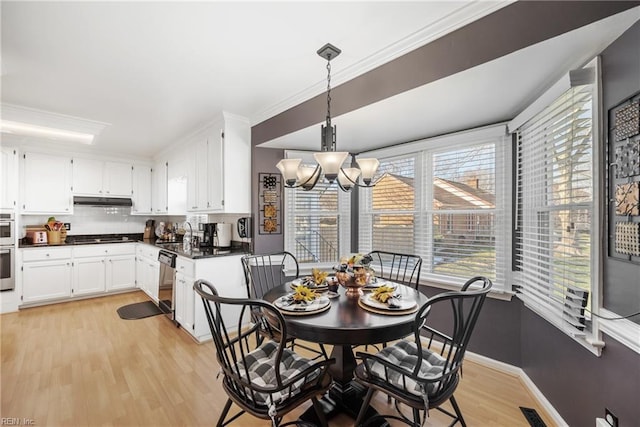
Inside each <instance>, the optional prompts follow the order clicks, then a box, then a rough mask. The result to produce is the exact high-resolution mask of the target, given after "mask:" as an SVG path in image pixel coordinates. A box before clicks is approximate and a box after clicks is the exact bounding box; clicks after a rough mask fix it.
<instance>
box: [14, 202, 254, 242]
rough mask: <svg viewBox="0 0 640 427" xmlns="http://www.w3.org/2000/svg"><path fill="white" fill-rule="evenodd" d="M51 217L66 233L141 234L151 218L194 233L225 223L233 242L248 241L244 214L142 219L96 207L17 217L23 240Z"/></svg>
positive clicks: (127, 212)
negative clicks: (241, 224) (242, 232)
mask: <svg viewBox="0 0 640 427" xmlns="http://www.w3.org/2000/svg"><path fill="white" fill-rule="evenodd" d="M50 216H55V217H56V220H58V221H61V222H68V223H71V230H69V232H68V234H69V235H70V236H73V235H81V234H132V233H142V232H143V231H144V227H145V222H146V221H147V219H154V220H155V222H156V225H157V224H158V223H159V222H161V221H162V222H165V223H168V222H171V223H178V224H179V225H182V224H184V221H189V223H190V224H191V226H192V227H193V231H194V232H195V234H198V235H201V234H202V233H201V232H198V224H201V223H207V222H224V223H230V224H232V227H231V229H232V230H233V237H232V238H231V239H232V240H235V241H243V240H244V241H245V242H247V241H249V240H250V239H241V238H240V236H238V230H237V227H236V223H237V221H238V218H241V217H244V216H247V215H246V214H209V215H207V214H189V215H187V216H181V215H170V216H169V215H168V216H145V215H131V208H128V207H97V206H75V207H74V209H73V215H60V214H57V215H22V216H21V217H20V230H19V232H20V235H19V236H18V237H19V238H23V237H24V236H25V234H26V227H30V226H43V225H44V224H45V223H46V222H47V219H49V217H50Z"/></svg>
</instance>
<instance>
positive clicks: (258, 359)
mask: <svg viewBox="0 0 640 427" xmlns="http://www.w3.org/2000/svg"><path fill="white" fill-rule="evenodd" d="M277 351H278V344H277V343H275V342H274V341H271V340H266V341H265V342H263V343H262V345H260V347H258V348H256V349H255V350H254V351H252V352H251V353H249V354H247V355H245V359H244V363H243V361H240V362H238V364H237V367H238V371H239V372H240V376H241V377H242V378H243V379H245V380H246V379H247V373H248V374H249V381H250V382H251V383H252V384H255V385H257V386H261V387H266V388H273V389H274V390H275V389H277V387H278V386H277V381H276V370H275V363H274V359H275V358H276V354H277ZM245 363H246V370H245ZM313 364H314V362H313V360H310V359H307V358H305V357H302V356H300V355H299V354H297V353H295V352H294V351H292V350H290V349H288V348H285V349H283V353H282V359H281V362H280V378H281V380H282V382H286V381H287V379H289V378H293V377H294V376H296V375H298V374H299V373H300V372H302V371H304V370H305V369H307V368H309V367H310V366H313ZM319 373H320V369H316V370H315V371H312V372H311V374H309V375H307V376H306V377H303V378H301V379H300V380H298V381H296V382H295V383H294V384H293V385H291V387H290V388H289V387H287V388H285V389H283V390H280V391H274V392H273V393H258V392H256V393H254V398H255V403H257V404H261V405H269V404H270V403H271V399H272V400H273V403H274V404H278V403H280V402H281V401H283V400H285V399H288V398H289V397H291V396H295V395H296V394H298V393H299V392H300V390H301V389H302V388H303V387H304V385H306V384H309V383H311V382H312V381H314V380H315V379H316V378H317V377H318V375H319ZM246 392H247V394H248V396H251V392H250V391H249V390H246Z"/></svg>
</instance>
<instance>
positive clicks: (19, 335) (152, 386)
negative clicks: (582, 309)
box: [0, 292, 553, 427]
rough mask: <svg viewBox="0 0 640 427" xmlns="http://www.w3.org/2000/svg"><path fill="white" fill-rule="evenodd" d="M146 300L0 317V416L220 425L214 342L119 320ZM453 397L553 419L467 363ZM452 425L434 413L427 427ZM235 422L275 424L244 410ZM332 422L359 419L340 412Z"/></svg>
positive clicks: (517, 388)
mask: <svg viewBox="0 0 640 427" xmlns="http://www.w3.org/2000/svg"><path fill="white" fill-rule="evenodd" d="M146 299H147V297H146V295H145V294H143V293H142V292H132V293H127V294H120V295H114V296H109V297H103V298H95V299H89V300H82V301H75V302H70V303H64V304H56V305H49V306H44V307H36V308H31V309H27V310H22V311H20V312H18V313H10V314H4V315H2V316H0V322H1V325H0V327H1V331H2V334H1V341H0V343H1V356H2V365H1V371H0V376H1V388H0V390H1V394H2V396H1V407H0V409H1V410H0V416H1V417H12V418H13V417H16V418H20V420H21V421H22V420H23V419H25V418H26V419H30V420H33V421H34V422H35V425H38V426H94V425H95V426H98V425H101V426H199V425H203V426H204V425H215V423H216V421H217V419H218V416H219V414H220V411H221V409H222V407H223V405H224V403H225V401H226V395H225V393H224V391H223V390H222V387H221V384H220V379H216V374H217V372H218V366H217V363H216V361H215V352H214V347H213V344H212V343H211V342H208V343H204V344H197V343H196V342H194V341H193V340H192V339H191V338H190V337H189V336H188V335H187V333H186V332H185V331H183V330H180V329H178V328H176V327H175V326H173V324H171V322H170V321H169V320H168V319H167V318H165V317H164V316H155V317H150V318H146V319H140V320H121V319H120V318H119V317H118V314H117V313H116V309H117V308H118V307H120V306H123V305H126V304H131V303H134V302H139V301H145V300H146ZM456 398H457V400H458V402H459V404H460V407H461V409H462V412H463V414H464V416H465V419H466V421H467V424H468V425H470V426H528V425H529V424H528V423H527V421H526V420H525V419H524V417H523V416H522V414H521V411H520V409H519V406H525V407H531V408H535V409H537V411H538V413H540V415H541V416H542V417H543V419H544V421H545V423H547V425H549V426H551V425H553V423H552V422H551V419H550V418H549V416H548V415H546V414H545V413H544V412H543V411H542V410H541V408H540V407H539V406H538V405H537V403H536V401H535V400H534V398H533V397H532V396H531V395H530V394H529V392H528V391H527V390H526V388H525V387H524V386H523V385H522V384H521V382H520V380H519V379H518V378H516V377H513V376H510V375H507V374H504V373H500V372H497V371H494V370H492V369H489V368H486V367H483V366H480V365H478V364H476V363H472V362H470V361H466V362H465V367H464V376H463V378H462V381H461V384H460V386H459V387H458V390H457V391H456ZM374 406H375V407H376V408H377V409H378V410H380V411H382V412H384V411H385V410H388V407H387V399H386V396H384V395H382V394H378V395H377V396H376V398H375V401H374ZM306 408H307V406H304V407H301V408H299V409H297V410H296V411H294V412H293V413H292V414H291V415H290V416H288V417H287V418H286V420H291V419H294V418H297V415H299V414H300V413H301V412H303V411H304V410H305V409H306ZM448 423H449V419H448V418H447V417H446V416H444V415H442V414H440V413H438V411H434V410H432V411H430V418H429V419H428V420H427V422H426V423H425V425H427V426H441V425H448ZM233 425H237V426H265V427H266V426H269V425H270V422H268V421H261V420H257V419H255V418H253V417H251V416H250V415H243V416H242V417H240V418H239V419H238V420H236V421H235V423H234V424H233ZM330 425H334V426H351V425H353V420H351V419H350V418H348V417H346V416H340V417H336V418H334V419H332V420H331V421H330Z"/></svg>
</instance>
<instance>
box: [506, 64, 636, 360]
mask: <svg viewBox="0 0 640 427" xmlns="http://www.w3.org/2000/svg"><path fill="white" fill-rule="evenodd" d="M588 67H592V68H593V69H594V80H593V83H592V84H593V86H592V93H591V96H592V105H591V109H592V123H591V135H592V136H591V139H592V145H591V156H592V158H591V167H592V178H591V191H592V200H591V202H590V203H589V205H590V207H591V212H590V213H591V221H590V223H591V224H592V225H594V226H592V227H591V228H590V230H591V232H590V253H589V259H590V265H591V276H590V289H589V292H590V297H591V306H590V307H587V308H586V310H585V317H586V318H587V319H588V320H590V321H591V330H590V331H587V330H585V332H584V333H580V334H576V333H575V330H573V329H572V328H570V327H568V326H567V325H565V324H564V322H563V321H562V315H559V314H558V312H559V311H560V312H561V311H562V310H561V309H560V308H559V307H561V306H562V302H561V301H555V300H546V301H542V300H540V301H536V300H535V299H532V298H522V297H521V298H520V299H522V300H523V302H524V305H525V307H526V308H528V309H530V310H532V311H533V312H535V313H537V314H538V315H540V316H541V317H542V318H543V319H545V320H547V321H548V322H549V323H551V324H552V325H554V326H556V327H557V328H558V329H560V330H561V331H562V332H564V333H565V334H566V335H567V336H569V337H570V338H572V339H573V340H574V341H576V342H577V343H579V344H580V345H582V346H583V347H584V348H585V349H587V350H589V351H590V352H591V353H593V354H594V355H596V356H600V355H601V353H602V348H603V347H604V344H605V343H604V341H602V330H603V328H602V326H603V325H605V324H606V325H607V327H608V328H611V330H612V331H613V330H615V331H616V334H615V335H618V336H619V337H622V336H624V340H623V341H621V342H623V343H625V345H627V346H628V342H631V341H633V339H631V337H630V335H628V331H629V329H628V328H625V327H623V328H617V327H616V324H615V322H614V321H611V320H609V321H606V320H603V319H600V318H599V317H598V316H599V315H600V313H604V312H606V310H604V309H603V307H602V302H601V299H602V298H601V295H602V286H603V278H602V268H603V251H602V244H601V236H600V235H601V233H602V227H603V221H602V217H603V216H602V215H603V209H604V208H603V202H602V201H603V197H604V188H603V185H602V176H603V173H604V169H603V167H602V165H601V163H602V156H603V144H604V136H603V134H602V123H603V119H602V114H603V107H602V101H601V90H602V82H601V74H600V70H601V67H600V58H599V57H596V58H594V59H593V60H592V61H589V63H587V64H586V65H585V66H584V68H588ZM581 71H582V70H575V71H572V72H569V73H567V74H566V75H564V76H563V77H562V78H561V79H560V80H559V81H558V82H556V84H554V85H553V86H552V87H551V88H550V89H549V90H547V91H546V92H545V93H543V94H542V95H541V96H540V97H539V98H538V99H537V100H535V101H534V102H533V103H532V104H531V105H530V106H529V107H527V108H526V109H525V110H524V111H523V113H521V114H520V115H518V116H517V117H516V118H514V119H513V120H512V121H511V122H510V123H509V125H508V128H509V130H510V132H512V134H516V132H517V130H518V129H520V127H521V126H522V125H524V124H525V123H526V122H528V121H529V120H530V119H532V118H533V117H534V116H535V115H536V114H538V113H539V112H541V111H543V110H545V109H546V108H547V107H548V106H550V105H551V104H553V103H554V102H555V101H556V100H557V99H559V98H560V97H561V96H563V95H564V94H565V92H567V91H568V90H569V89H571V88H572V73H573V72H577V73H578V74H581ZM577 85H578V84H576V86H577ZM516 138H517V137H516ZM514 145H515V146H514V150H518V147H517V143H516V144H514ZM514 158H517V156H515V155H514ZM517 180H518V176H517V174H516V173H515V172H514V185H516V186H517V184H518V182H517ZM516 191H517V190H516ZM523 191H524V190H523ZM515 203H517V198H514V211H516V210H517V209H518V208H517V206H515ZM574 205H576V206H578V205H579V203H574ZM548 211H549V212H552V211H553V207H552V208H550V209H548ZM514 220H517V214H514ZM516 225H517V224H515V223H514V226H516ZM514 240H515V230H514ZM514 247H515V245H514ZM513 259H514V264H513V270H517V268H516V264H517V262H516V257H515V255H514V258H513ZM519 276H520V273H519V272H518V271H514V279H516V280H517V279H518V278H519ZM550 307H555V310H551V309H550ZM589 310H592V311H593V312H594V314H595V316H591V314H590V312H589ZM629 323H632V322H629ZM618 325H619V324H618ZM624 331H627V332H626V333H625V332H624ZM636 333H640V327H639V328H637V332H636ZM636 337H637V335H636ZM625 341H627V342H625ZM630 348H631V347H630ZM635 350H636V351H637V352H639V353H640V346H638V345H636V349H635Z"/></svg>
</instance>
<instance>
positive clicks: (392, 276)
mask: <svg viewBox="0 0 640 427" xmlns="http://www.w3.org/2000/svg"><path fill="white" fill-rule="evenodd" d="M369 255H370V256H371V259H372V261H371V264H370V267H371V268H373V271H374V273H375V275H376V277H380V278H383V279H387V280H391V281H394V282H398V283H402V284H403V285H408V286H411V287H413V288H414V289H416V290H417V289H418V285H419V284H420V270H421V269H422V258H421V257H420V256H418V255H410V254H403V253H398V252H388V251H378V250H375V251H371V252H369Z"/></svg>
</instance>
